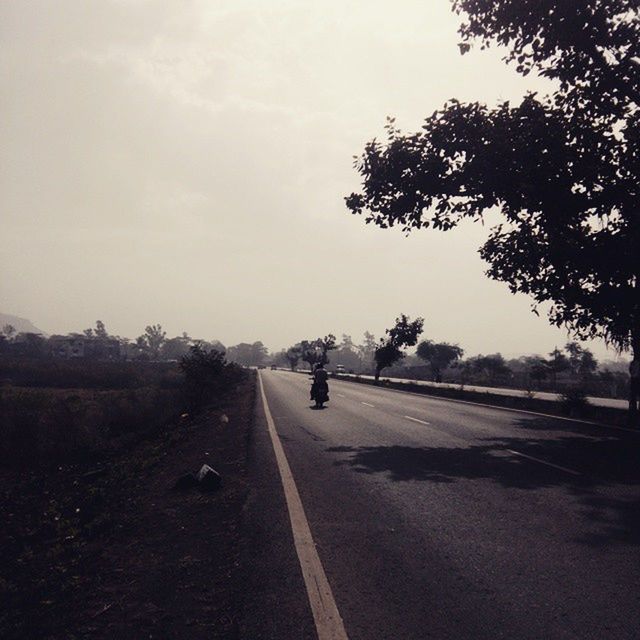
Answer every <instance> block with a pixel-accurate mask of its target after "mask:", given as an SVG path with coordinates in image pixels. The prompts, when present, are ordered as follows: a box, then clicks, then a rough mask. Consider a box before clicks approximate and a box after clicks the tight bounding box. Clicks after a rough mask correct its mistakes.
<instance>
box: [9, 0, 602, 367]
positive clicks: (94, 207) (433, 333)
mask: <svg viewBox="0 0 640 640" xmlns="http://www.w3.org/2000/svg"><path fill="white" fill-rule="evenodd" d="M458 23H459V18H458V17H457V16H455V15H454V14H453V13H452V12H451V10H450V4H449V1H448V0H395V1H394V2H389V1H388V0H385V1H377V0H360V1H350V0H323V2H313V1H312V0H306V1H293V0H288V1H287V0H229V1H223V0H208V1H205V0H201V1H187V0H162V1H151V0H149V1H147V0H112V1H108V0H95V1H92V2H90V1H87V2H78V1H77V0H51V1H40V0H35V1H30V2H22V1H15V2H3V3H1V4H0V38H1V46H2V55H1V58H0V73H1V91H2V102H1V114H0V136H1V139H2V145H1V146H0V194H1V195H0V198H1V201H0V204H1V207H2V208H1V216H2V234H1V237H0V268H1V273H2V278H1V281H0V311H4V312H6V313H12V314H15V315H20V316H24V317H28V318H29V319H30V320H32V321H33V322H34V323H35V324H36V325H37V326H39V327H41V328H42V329H43V330H45V331H47V332H49V333H53V332H60V333H66V332H68V331H71V330H79V329H82V328H84V327H87V326H90V325H93V324H94V322H95V320H96V319H101V320H103V321H104V322H105V324H106V326H107V329H108V330H109V331H110V332H112V333H116V334H120V335H126V336H130V337H135V336H136V335H139V334H140V333H142V331H143V329H144V326H145V325H147V324H150V323H161V324H162V325H163V327H164V328H165V329H166V330H167V332H168V333H169V334H170V335H175V334H178V333H181V332H182V331H187V332H189V333H190V334H191V335H193V336H195V337H202V338H217V339H219V340H221V341H222V342H223V343H225V344H227V345H231V344H235V343H238V342H241V341H244V342H253V341H255V340H258V339H260V340H262V341H263V342H264V343H265V344H266V345H267V346H268V347H270V348H271V349H278V348H280V347H285V346H288V345H289V344H292V343H294V342H297V341H299V340H300V339H304V338H311V337H315V336H317V335H324V334H326V333H329V332H332V333H335V334H337V335H338V336H340V334H342V333H347V334H351V335H352V336H353V338H354V340H356V342H358V341H360V339H361V337H362V333H363V332H364V331H365V330H369V331H372V332H373V333H375V334H376V336H378V335H380V334H381V333H382V332H383V331H384V329H385V328H386V327H388V326H390V325H391V324H392V323H393V320H394V318H395V317H396V316H397V315H399V314H400V313H407V314H409V315H411V316H412V317H415V316H417V315H421V316H423V317H425V318H426V322H425V333H424V337H429V338H433V339H435V340H446V341H450V342H458V343H459V344H460V345H461V346H462V347H464V348H465V350H466V352H467V353H468V354H469V355H471V354H476V353H490V352H495V351H501V352H503V353H505V354H509V355H512V354H521V353H533V352H540V353H544V352H548V351H549V350H551V349H552V348H553V347H554V345H556V344H558V345H562V344H563V343H564V342H565V341H566V338H567V335H566V332H565V331H561V330H558V329H553V328H551V327H550V326H549V325H548V323H547V320H546V318H545V317H544V315H542V316H541V317H540V318H538V317H536V316H535V315H533V314H532V313H531V311H530V301H529V299H528V298H526V297H525V296H512V295H511V294H510V293H509V292H508V289H507V287H506V285H504V284H501V283H497V282H493V281H490V280H488V279H487V278H486V277H485V276H484V270H485V268H486V266H485V265H484V263H483V262H482V261H481V260H480V258H479V256H478V255H477V249H478V247H479V246H480V244H481V242H482V239H483V238H484V237H485V235H486V232H487V230H486V228H483V227H482V226H480V225H478V224H469V225H467V226H466V227H464V228H461V229H459V230H457V231H454V232H450V233H447V234H442V233H437V232H427V231H424V232H421V233H415V234H413V235H411V236H410V237H405V236H403V235H402V233H401V232H399V231H383V230H380V229H375V228H372V227H371V226H367V225H365V224H364V222H363V220H362V219H361V218H358V217H354V216H352V215H350V214H349V213H348V212H347V210H346V208H345V206H344V201H343V198H344V196H345V195H348V194H349V193H350V192H351V191H354V190H357V189H358V187H359V179H358V175H357V173H356V172H355V170H354V169H353V166H352V163H353V155H355V154H359V153H360V152H361V150H362V148H363V146H364V144H365V142H367V141H368V140H369V139H371V138H373V137H375V136H378V137H381V136H383V135H384V130H383V127H384V124H385V117H386V116H387V115H389V116H395V117H396V119H397V125H398V126H399V127H400V128H402V129H403V130H407V131H412V130H415V129H417V128H418V127H419V126H420V124H421V121H422V120H423V119H424V117H425V116H427V115H429V114H430V113H431V112H433V111H434V110H435V109H437V108H439V107H441V106H442V104H443V102H444V101H445V100H447V99H449V98H452V97H457V98H459V99H461V100H482V101H485V102H488V103H490V104H495V103H496V102H497V101H499V100H504V99H513V100H517V99H518V98H519V96H521V95H523V93H524V92H525V91H526V90H527V89H538V90H542V91H545V84H544V83H543V81H541V80H539V79H535V78H527V79H524V78H521V77H519V76H518V75H516V73H515V71H513V70H512V69H510V68H508V67H506V66H505V65H504V64H503V63H502V62H501V61H500V54H499V53H498V52H479V51H478V52H474V53H472V54H469V55H466V56H464V57H462V56H460V55H459V51H458V47H457V43H458V41H459V39H458V36H457V33H456V30H457V26H458ZM592 348H594V350H595V351H596V354H597V355H599V356H600V357H602V356H604V355H606V354H605V352H604V347H602V346H601V345H599V344H595V345H592ZM608 355H612V354H608Z"/></svg>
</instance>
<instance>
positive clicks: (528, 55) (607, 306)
mask: <svg viewBox="0 0 640 640" xmlns="http://www.w3.org/2000/svg"><path fill="white" fill-rule="evenodd" d="M453 6H454V10H455V11H456V12H457V13H459V14H461V15H462V16H464V22H463V24H462V26H461V27H460V35H461V38H462V42H461V44H460V49H461V51H462V53H466V52H467V51H468V50H469V49H470V48H471V46H472V44H474V43H479V44H480V46H481V47H482V48H484V47H487V46H490V45H493V44H498V45H502V46H503V47H505V49H506V56H505V60H506V61H507V62H509V63H513V64H514V65H515V70H516V71H517V72H518V73H520V74H523V75H526V74H528V73H530V72H536V73H538V74H540V75H541V76H544V77H547V78H549V79H551V80H553V81H554V82H555V83H556V89H555V91H554V92H553V93H552V94H551V95H549V96H539V95H537V94H534V93H530V94H528V95H526V96H525V97H524V98H523V99H522V101H521V102H520V104H514V105H512V104H510V103H509V102H504V103H502V104H500V105H498V106H496V107H488V106H486V105H483V104H480V103H477V102H475V103H470V104H464V103H461V102H459V101H457V100H451V101H449V102H448V103H446V104H445V105H444V107H443V108H442V109H439V110H437V111H436V112H434V113H433V114H432V115H431V116H429V117H428V118H427V119H426V120H425V123H424V126H423V127H422V130H421V131H420V132H418V133H414V134H409V135H405V134H403V133H402V132H400V131H399V130H398V129H397V128H396V126H395V124H394V122H393V120H389V122H388V124H387V140H386V141H385V142H379V141H378V140H375V139H374V140H373V141H372V142H370V143H368V144H367V145H366V147H365V150H364V153H363V154H362V156H361V157H360V158H359V159H358V160H357V161H356V168H357V169H358V171H359V173H360V174H361V176H362V178H363V185H362V190H361V192H360V193H353V194H351V195H350V196H349V197H347V198H346V202H347V206H348V208H349V209H350V210H351V212H352V213H355V214H362V213H365V214H366V222H367V223H371V222H373V223H374V224H376V225H378V226H380V227H382V228H388V227H392V226H394V225H399V226H400V227H401V228H402V229H404V230H405V231H406V232H409V231H410V230H413V229H420V228H427V227H433V228H435V229H439V230H445V231H446V230H448V229H451V228H453V227H455V226H456V225H458V224H459V223H460V222H461V221H462V220H463V219H482V218H483V216H484V215H485V214H486V213H487V212H488V211H490V210H498V211H500V212H501V214H502V220H501V222H500V223H499V224H497V225H496V226H494V227H493V228H492V229H491V233H490V236H489V238H488V240H487V241H486V243H485V244H484V245H483V246H482V247H481V249H480V254H481V256H482V258H483V259H484V260H485V261H487V262H488V263H489V269H488V271H487V274H488V275H489V276H490V277H491V278H493V279H496V280H500V281H503V282H505V283H507V284H508V286H509V288H510V290H511V291H512V292H514V293H515V292H522V293H525V294H528V295H530V296H531V297H532V298H533V301H534V310H535V308H536V307H537V305H539V304H541V303H550V305H551V308H550V312H549V317H550V320H551V322H552V323H554V324H556V325H558V326H561V325H565V326H567V327H568V328H569V329H570V330H572V331H573V333H574V335H576V337H579V338H594V337H603V338H605V339H606V340H607V341H609V342H610V343H612V344H614V345H615V346H616V347H617V348H619V349H626V348H628V347H632V348H633V350H634V353H635V356H636V357H639V356H640V259H639V257H638V256H640V207H639V206H638V203H639V202H640V145H639V144H638V142H639V141H640V9H639V6H638V2H637V0H573V1H572V2H566V1H564V0H518V1H517V2H516V1H515V0H454V2H453Z"/></svg>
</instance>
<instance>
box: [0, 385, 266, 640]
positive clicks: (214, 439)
mask: <svg viewBox="0 0 640 640" xmlns="http://www.w3.org/2000/svg"><path fill="white" fill-rule="evenodd" d="M254 397H255V374H254V373H248V374H247V375H246V376H244V378H243V379H242V380H241V381H240V382H239V383H238V384H236V385H235V386H234V389H233V390H232V392H230V393H229V394H227V395H226V396H225V397H224V398H221V399H219V400H218V401H216V402H215V403H214V404H212V405H210V406H209V407H208V408H206V409H205V410H204V411H203V412H202V413H201V414H200V415H199V416H198V417H197V418H195V419H186V420H185V419H183V420H182V421H181V422H179V423H172V424H169V425H167V426H165V427H163V428H162V429H161V430H159V431H153V432H150V433H149V434H148V435H147V436H146V438H145V439H143V440H141V441H138V442H137V443H136V444H133V445H131V446H129V447H128V448H127V449H126V450H119V451H115V452H111V453H110V454H109V455H108V456H105V457H103V458H101V459H100V460H97V461H96V460H94V461H93V462H76V463H66V464H60V465H58V466H56V467H54V468H44V467H39V466H35V465H34V466H31V467H30V468H28V469H26V470H25V471H23V472H21V473H20V474H16V473H15V472H14V471H9V470H8V469H5V470H3V471H2V472H1V473H0V496H1V504H0V517H1V519H2V521H3V522H4V523H6V524H5V525H4V526H3V528H2V531H1V532H0V564H1V566H2V574H1V575H0V598H2V601H3V605H4V607H3V610H2V613H0V637H2V638H4V639H6V640H13V639H15V640H17V639H20V640H25V639H29V638H34V639H35V638H38V639H48V640H53V639H56V640H57V639H63V638H64V639H65V640H66V639H74V638H84V637H89V636H90V637H91V638H92V639H100V638H104V639H106V638H114V637H117V638H149V637H156V638H190V639H191V638H205V637H206V638H233V637H235V635H236V632H237V607H238V597H237V593H236V591H237V588H238V585H237V584H236V583H235V578H234V576H235V571H236V568H237V565H238V558H239V531H238V528H239V522H240V511H241V508H242V505H243V504H244V501H245V498H246V494H247V481H246V453H247V439H248V434H249V430H250V427H251V423H252V420H253V406H254ZM203 463H207V464H210V465H211V466H212V467H213V468H215V469H216V470H218V471H219V472H220V473H221V474H222V477H223V486H222V488H221V489H220V490H218V491H217V492H215V493H208V494H205V493H201V492H199V491H197V490H193V491H189V492H177V491H175V490H173V488H172V487H173V484H174V482H175V480H176V478H177V477H179V476H180V475H182V474H184V473H185V472H187V471H192V472H193V471H197V470H198V468H199V467H200V466H201V465H202V464H203Z"/></svg>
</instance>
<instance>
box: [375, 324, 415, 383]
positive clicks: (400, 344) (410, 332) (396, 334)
mask: <svg viewBox="0 0 640 640" xmlns="http://www.w3.org/2000/svg"><path fill="white" fill-rule="evenodd" d="M423 325H424V319H423V318H416V319H415V320H413V321H411V320H409V317H408V316H405V315H404V314H401V315H400V317H399V318H396V323H395V325H394V326H393V327H391V329H387V330H386V331H385V333H386V334H387V335H386V338H380V343H379V346H378V347H377V349H376V350H375V352H374V356H373V358H374V360H375V363H376V381H377V380H378V379H379V378H380V372H381V371H382V370H383V369H385V368H386V367H390V366H391V365H392V364H394V363H395V362H398V360H401V359H402V358H404V357H405V353H404V351H403V348H404V347H413V346H414V345H415V344H416V342H418V337H419V336H420V334H421V333H422V327H423Z"/></svg>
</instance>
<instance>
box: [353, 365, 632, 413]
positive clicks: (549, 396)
mask: <svg viewBox="0 0 640 640" xmlns="http://www.w3.org/2000/svg"><path fill="white" fill-rule="evenodd" d="M342 375H344V376H350V375H352V374H349V373H345V374H342ZM353 375H355V374H353ZM360 377H361V378H368V379H369V380H373V379H374V376H367V375H361V376H360ZM382 378H383V379H386V380H390V381H391V382H400V383H401V384H403V383H411V384H417V385H420V386H425V387H435V388H440V389H459V388H460V385H459V384H453V383H451V382H431V381H429V380H407V379H406V378H388V377H387V376H382ZM464 388H465V390H466V391H477V392H478V393H489V394H494V395H498V396H511V397H515V398H522V397H526V396H527V391H526V390H525V389H508V388H505V387H481V386H478V385H474V384H465V385H464ZM533 397H534V398H538V400H551V401H552V402H560V401H561V400H562V395H561V394H559V393H551V392H549V391H533ZM587 400H588V401H589V403H590V404H592V405H593V406H595V407H610V408H612V409H622V410H626V409H627V408H628V406H629V401H628V400H619V399H616V398H598V397H596V396H587Z"/></svg>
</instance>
